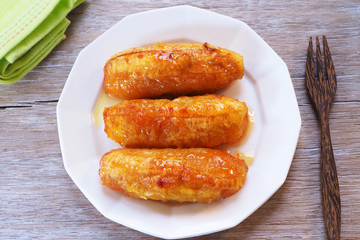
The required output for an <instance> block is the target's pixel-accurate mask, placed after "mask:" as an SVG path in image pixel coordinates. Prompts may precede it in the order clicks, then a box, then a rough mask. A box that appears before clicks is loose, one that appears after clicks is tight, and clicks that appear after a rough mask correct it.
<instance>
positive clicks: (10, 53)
mask: <svg viewBox="0 0 360 240" xmlns="http://www.w3.org/2000/svg"><path fill="white" fill-rule="evenodd" d="M83 1H84V0H35V1H27V0H11V1H9V0H0V83H12V82H16V81H17V80H19V79H20V78H22V77H23V76H24V75H25V74H27V73H28V72H29V71H30V70H31V69H33V68H34V67H35V66H36V65H37V64H39V62H40V61H41V60H43V59H44V58H45V57H46V56H47V55H48V54H49V53H50V51H51V50H52V49H53V48H54V47H55V46H56V45H57V44H59V43H60V42H61V41H62V40H64V39H65V34H64V32H65V30H66V28H67V27H68V25H69V24H70V21H69V20H68V19H66V15H67V14H68V13H69V12H70V11H71V10H72V9H73V8H75V7H76V6H78V5H79V4H80V3H82V2H83Z"/></svg>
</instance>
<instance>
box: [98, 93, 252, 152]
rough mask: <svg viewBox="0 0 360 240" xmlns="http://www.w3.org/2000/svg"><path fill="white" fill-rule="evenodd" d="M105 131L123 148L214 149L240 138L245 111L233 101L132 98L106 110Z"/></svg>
mask: <svg viewBox="0 0 360 240" xmlns="http://www.w3.org/2000/svg"><path fill="white" fill-rule="evenodd" d="M103 117H104V122H105V132H106V133H107V135H108V137H109V138H111V139H113V140H114V141H116V142H118V143H120V145H121V146H123V147H133V148H168V147H215V146H218V145H220V144H224V143H232V142H235V141H237V140H239V139H240V138H241V136H242V135H243V134H244V132H245V130H246V128H247V125H248V109H247V106H246V104H245V103H243V102H239V101H238V100H236V99H233V98H230V97H225V96H219V95H213V94H208V95H203V96H194V97H179V98H176V99H174V100H167V99H154V100H149V99H135V100H129V101H124V102H122V103H119V104H117V105H114V106H111V107H109V108H105V110H104V113H103Z"/></svg>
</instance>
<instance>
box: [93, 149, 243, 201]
mask: <svg viewBox="0 0 360 240" xmlns="http://www.w3.org/2000/svg"><path fill="white" fill-rule="evenodd" d="M247 170H248V169H247V166H246V164H245V162H244V160H240V159H237V158H235V157H233V156H231V155H230V154H228V153H225V152H223V151H220V150H215V149H205V148H189V149H116V150H112V151H110V152H108V153H106V154H105V155H104V156H103V157H102V159H101V161H100V169H99V174H100V177H101V181H102V183H103V185H105V186H107V187H109V188H110V189H112V190H117V191H120V192H122V193H123V194H125V195H126V196H129V197H135V198H142V199H153V200H161V201H163V202H166V201H178V202H200V203H210V202H213V201H215V200H218V199H220V198H226V197H229V196H231V195H233V194H234V193H236V192H237V191H238V190H239V189H240V188H241V187H242V186H243V184H244V181H245V179H246V174H247Z"/></svg>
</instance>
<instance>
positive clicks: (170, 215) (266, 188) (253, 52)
mask: <svg viewBox="0 0 360 240" xmlns="http://www.w3.org/2000/svg"><path fill="white" fill-rule="evenodd" d="M158 41H169V42H189V41H191V42H201V43H202V42H209V43H210V44H213V45H217V46H220V47H224V48H228V49H230V50H233V51H235V52H238V53H240V54H241V55H243V56H244V62H245V69H246V70H245V76H244V79H243V80H241V81H236V82H235V83H234V84H232V85H231V86H230V87H229V88H227V89H226V90H224V91H222V92H221V93H222V94H225V95H227V96H231V97H234V98H237V99H239V100H241V101H246V102H247V103H248V105H249V106H250V108H251V109H252V110H253V111H254V112H255V119H256V120H255V125H254V127H253V129H252V132H251V135H250V137H249V138H248V139H247V141H246V142H245V143H244V144H242V145H240V146H237V147H235V148H234V149H232V151H231V152H232V153H235V152H236V151H242V152H255V159H254V162H253V164H252V165H251V166H250V168H249V172H248V176H247V180H246V182H245V185H244V187H243V188H242V189H241V190H240V191H239V192H238V193H237V194H235V195H234V196H232V197H229V198H227V199H225V200H220V201H217V202H214V203H212V204H164V203H161V202H156V201H150V200H149V201H146V200H140V199H132V198H127V197H124V196H123V195H121V194H120V193H117V192H115V191H112V190H109V189H108V188H106V187H104V186H102V184H101V182H100V178H99V175H98V167H99V160H100V158H101V157H102V155H103V154H104V153H106V152H107V151H109V150H111V149H113V148H118V147H119V145H117V144H116V143H114V142H113V141H111V140H110V139H108V138H107V137H106V134H105V133H104V131H103V123H101V124H100V126H97V125H96V124H95V123H96V121H95V120H94V109H95V107H96V106H97V101H98V98H99V96H101V91H102V82H103V67H104V64H105V62H106V60H107V59H109V58H110V57H111V56H112V55H113V54H115V53H117V52H119V51H122V50H125V49H128V48H131V47H136V46H143V45H148V44H151V43H155V42H158ZM57 120H58V130H59V138H60V145H61V151H62V156H63V160H64V165H65V169H66V171H67V172H68V174H69V175H70V177H71V178H72V180H73V181H74V182H75V184H76V185H77V186H78V187H79V189H80V190H81V191H82V192H83V194H84V195H85V196H86V197H87V198H88V199H89V201H90V202H91V203H92V204H93V205H94V206H95V207H96V208H97V209H98V210H99V211H100V212H101V213H102V214H103V215H104V216H105V217H107V218H109V219H111V220H113V221H115V222H117V223H120V224H122V225H124V226H127V227H130V228H133V229H136V230H138V231H141V232H144V233H147V234H150V235H153V236H157V237H161V238H168V239H175V238H185V237H192V236H198V235H203V234H208V233H213V232H217V231H221V230H224V229H228V228H231V227H233V226H236V225H237V224H239V223H240V222H241V221H243V220H244V219H245V218H247V217H248V216H249V215H250V214H252V213H253V212H254V211H255V210H256V209H258V208H259V207H260V206H261V205H262V204H263V203H264V202H265V201H266V200H267V199H269V198H270V197H271V196H272V195H273V194H274V193H275V192H276V191H277V190H278V189H279V188H280V186H281V185H282V184H283V183H284V181H285V179H286V176H287V174H288V171H289V168H290V165H291V162H292V158H293V155H294V152H295V148H296V144H297V140H298V136H299V132H300V126H301V119H300V113H299V109H298V105H297V101H296V97H295V93H294V89H293V85H292V82H291V79H290V75H289V72H288V69H287V67H286V64H285V63H284V62H283V61H282V60H281V58H280V57H279V56H278V55H277V54H276V53H275V52H274V51H273V50H272V49H271V48H270V47H269V46H268V45H267V44H266V43H265V42H264V40H263V39H262V38H261V37H259V36H258V35H257V34H256V33H255V32H254V31H253V30H252V29H251V28H250V27H248V26H247V25H246V24H245V23H243V22H241V21H239V20H236V19H232V18H230V17H226V16H223V15H220V14H216V13H213V12H209V11H206V10H202V9H199V8H195V7H190V6H179V7H171V8H164V9H158V10H152V11H147V12H142V13H137V14H133V15H130V16H127V17H125V18H124V19H122V20H121V21H120V22H119V23H117V24H116V25H115V26H113V27H112V28H111V29H109V30H108V31H106V32H105V33H104V34H102V35H101V36H100V37H99V38H97V39H96V40H95V41H93V42H92V43H91V44H89V45H88V46H87V47H86V48H85V49H83V50H82V51H81V52H80V54H79V56H78V57H77V59H76V61H75V63H74V66H73V68H72V70H71V72H70V75H69V77H68V80H67V82H66V84H65V87H64V90H63V92H62V94H61V97H60V100H59V103H58V105H57Z"/></svg>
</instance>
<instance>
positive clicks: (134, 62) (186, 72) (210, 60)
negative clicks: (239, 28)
mask: <svg viewBox="0 0 360 240" xmlns="http://www.w3.org/2000/svg"><path fill="white" fill-rule="evenodd" d="M243 75H244V64H243V57H242V56H240V55H239V54H237V53H235V52H232V51H230V50H227V49H224V48H220V47H215V46H212V45H210V44H208V43H204V44H197V43H194V44H170V43H162V42H160V43H156V44H155V45H152V46H148V47H140V48H132V49H129V50H126V51H123V52H120V53H118V54H115V55H114V56H112V57H111V58H110V59H109V60H108V61H107V62H106V64H105V67H104V89H105V92H106V93H108V94H110V95H113V96H115V97H118V98H121V99H136V98H152V97H157V96H161V95H164V94H165V95H171V96H180V95H194V94H200V93H210V92H214V91H216V90H218V89H221V88H224V87H226V86H227V85H229V84H230V83H231V82H232V81H234V80H236V79H239V78H242V77H243Z"/></svg>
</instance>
